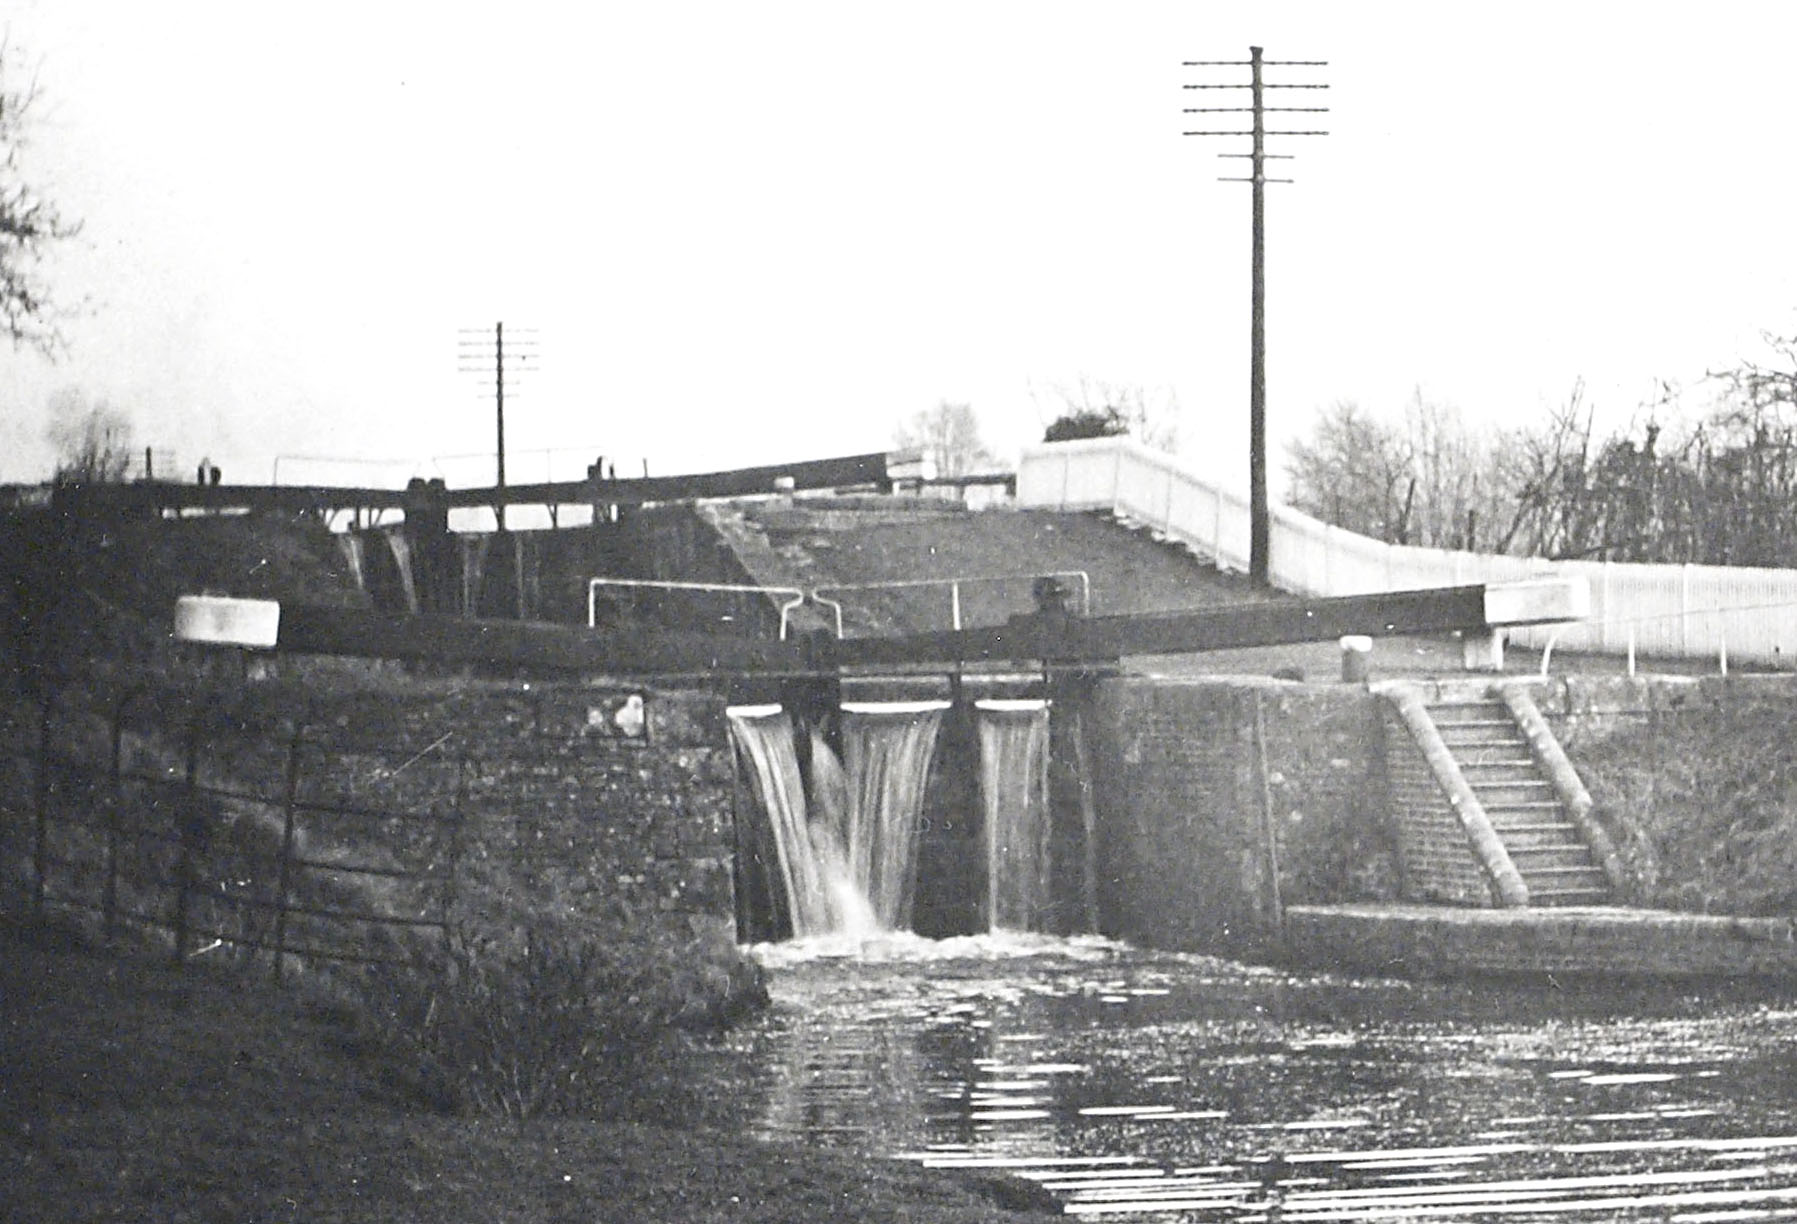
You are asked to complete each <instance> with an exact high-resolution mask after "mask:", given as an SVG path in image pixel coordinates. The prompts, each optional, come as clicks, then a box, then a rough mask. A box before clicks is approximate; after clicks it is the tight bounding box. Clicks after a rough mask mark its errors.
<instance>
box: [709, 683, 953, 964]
mask: <svg viewBox="0 0 1797 1224" xmlns="http://www.w3.org/2000/svg"><path fill="white" fill-rule="evenodd" d="M946 709H948V703H947V702H903V703H892V702H882V703H872V702H870V703H850V704H848V705H845V706H843V707H842V710H841V712H840V725H841V739H842V743H843V757H842V758H838V756H837V755H836V752H835V750H834V749H833V748H832V747H831V746H830V744H829V742H828V740H827V738H826V737H825V735H824V733H823V729H822V728H820V727H816V726H811V727H806V728H804V729H803V732H802V734H803V736H804V741H803V742H804V743H805V747H806V753H805V756H806V759H807V761H808V768H805V767H802V766H801V764H800V760H799V752H798V742H799V738H798V736H799V733H800V732H799V729H798V728H796V727H795V725H794V722H793V719H792V717H791V716H790V715H789V714H788V713H787V711H786V710H785V709H784V708H782V707H780V706H733V707H731V708H730V709H729V710H728V711H727V712H728V714H729V719H730V728H731V734H732V736H733V737H734V739H735V742H736V743H737V745H738V747H739V748H740V749H741V750H742V754H743V756H744V757H745V759H746V760H747V761H748V762H749V763H750V765H751V767H752V771H753V774H754V780H755V788H756V792H757V794H758V796H759V797H760V800H761V803H762V807H763V809H764V810H765V812H766V815H767V820H768V824H769V826H770V829H771V831H772V835H773V838H772V840H773V843H774V849H775V857H776V859H777V861H778V868H779V876H780V883H781V885H782V886H783V889H784V900H785V903H786V906H787V911H788V915H789V917H790V920H791V928H792V934H793V935H794V936H795V937H799V938H805V937H809V936H817V935H827V934H847V935H874V934H877V933H880V932H882V931H892V930H898V929H903V928H905V927H907V926H908V925H909V923H910V917H911V903H912V896H913V889H914V881H915V864H916V852H917V835H918V816H919V813H920V811H921V809H922V804H923V791H924V784H925V781H926V780H927V778H928V776H929V770H930V763H931V759H932V756H933V753H934V749H935V743H936V735H937V731H938V729H939V727H940V724H941V720H942V714H943V711H945V710H946Z"/></svg>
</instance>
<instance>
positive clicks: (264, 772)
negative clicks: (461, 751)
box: [0, 691, 477, 977]
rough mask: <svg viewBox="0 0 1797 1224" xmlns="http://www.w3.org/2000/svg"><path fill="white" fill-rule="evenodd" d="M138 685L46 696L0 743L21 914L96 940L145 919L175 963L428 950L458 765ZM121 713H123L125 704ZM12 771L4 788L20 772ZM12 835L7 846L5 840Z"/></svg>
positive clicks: (286, 960) (457, 830)
mask: <svg viewBox="0 0 1797 1224" xmlns="http://www.w3.org/2000/svg"><path fill="white" fill-rule="evenodd" d="M146 697H147V695H146V694H145V693H143V692H142V691H138V692H135V693H132V694H128V695H127V696H126V697H125V698H124V699H123V700H121V701H119V702H118V703H117V704H116V705H114V706H113V707H112V708H111V709H109V710H104V711H96V710H93V709H91V708H86V707H83V706H80V705H78V704H76V703H75V702H74V701H71V700H67V699H62V698H58V697H55V696H52V697H51V698H49V699H48V700H46V701H45V702H44V703H43V706H42V708H41V713H40V715H39V717H38V720H37V726H36V727H35V728H34V729H33V730H34V731H35V734H22V733H23V732H25V731H26V729H25V728H23V727H17V726H15V727H14V728H13V730H14V734H13V735H12V736H11V738H10V740H9V742H7V743H5V744H4V745H0V756H4V757H5V758H6V759H5V760H3V761H0V769H6V770H10V771H13V773H14V776H13V778H12V782H13V785H12V786H11V787H9V788H7V789H8V791H10V793H11V794H13V795H15V796H19V795H28V796H29V810H28V811H25V810H20V809H19V808H18V807H17V806H15V807H14V808H13V810H12V811H11V812H9V813H0V815H3V816H4V817H5V819H6V821H7V823H8V824H9V825H10V826H11V827H10V829H9V830H7V831H6V832H7V834H8V836H7V838H6V840H9V841H12V842H13V843H14V844H13V845H12V846H11V847H10V854H9V857H12V858H14V859H15V860H20V859H22V860H24V862H25V863H26V865H27V869H26V875H27V877H28V892H29V901H28V903H29V905H30V907H31V908H32V910H33V911H34V913H35V915H36V916H38V917H43V916H45V915H46V914H47V913H49V912H52V911H61V912H63V913H65V914H73V915H75V916H77V917H82V918H85V919H86V920H87V921H89V922H91V923H93V924H94V925H95V926H96V927H97V929H98V932H99V933H101V934H103V936H104V937H105V938H106V939H107V940H108V941H111V940H115V939H118V938H119V937H120V936H121V935H123V934H124V933H125V932H126V931H127V930H128V929H136V930H137V931H139V932H142V933H147V934H148V935H149V936H150V937H151V938H152V940H154V941H157V942H160V943H161V944H162V945H163V946H164V947H165V948H166V949H167V951H168V952H169V954H170V955H171V956H173V957H174V958H175V959H176V960H177V961H184V960H186V959H188V958H190V957H196V956H201V955H208V954H216V955H220V956H226V957H234V958H238V959H263V960H266V962H267V964H268V967H269V969H270V971H271V972H272V973H273V974H274V975H275V976H277V977H279V976H280V975H281V973H282V972H283V969H284V968H285V967H288V966H289V965H290V964H291V963H292V962H294V961H296V960H297V961H310V962H338V963H358V964H377V965H402V966H428V965H431V964H433V963H435V962H436V961H437V960H438V958H439V955H440V953H441V952H442V951H443V950H444V948H445V945H446V941H447V939H448V933H449V917H450V914H451V912H452V909H453V906H454V902H455V895H456V865H457V861H458V859H459V857H460V854H461V842H462V838H461V830H462V812H463V806H464V800H465V798H466V796H467V792H468V786H469V780H470V778H471V777H473V776H474V774H475V773H476V768H477V767H476V763H475V762H474V761H473V760H472V759H470V758H468V757H466V756H454V755H450V754H447V753H443V752H441V751H438V750H437V749H439V748H440V746H441V745H442V744H443V743H444V742H446V741H447V739H448V737H444V740H440V741H438V743H437V744H436V745H432V746H431V747H430V748H427V749H425V750H424V751H423V752H419V751H416V750H412V751H407V750H406V749H404V748H400V747H393V746H388V747H382V746H375V745H369V744H365V743H346V742H343V741H342V739H341V737H340V736H339V735H338V734H337V733H336V729H335V728H334V727H331V726H329V725H326V726H314V725H312V724H310V723H308V722H306V721H305V720H304V719H298V720H294V721H291V722H289V723H288V724H287V725H285V726H284V727H281V728H279V729H278V732H282V733H277V730H276V729H272V728H269V727H266V726H263V727H244V726H242V725H240V724H234V723H233V721H232V719H231V718H230V716H229V715H227V714H222V713H221V712H219V711H216V710H210V709H207V708H206V707H204V706H192V707H188V708H186V709H184V710H182V711H180V713H179V715H178V716H177V717H174V718H170V717H169V716H168V714H167V712H166V711H162V710H156V709H146V708H138V707H140V703H142V702H144V701H145V700H146ZM134 715H135V717H134ZM21 783H22V784H23V785H22V786H21V785H20V784H21ZM20 842H23V843H24V844H20Z"/></svg>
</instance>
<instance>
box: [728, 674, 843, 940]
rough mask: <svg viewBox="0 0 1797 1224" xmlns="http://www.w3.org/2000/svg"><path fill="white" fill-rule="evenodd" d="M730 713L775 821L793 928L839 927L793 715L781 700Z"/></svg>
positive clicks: (816, 931)
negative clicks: (794, 735) (814, 829)
mask: <svg viewBox="0 0 1797 1224" xmlns="http://www.w3.org/2000/svg"><path fill="white" fill-rule="evenodd" d="M726 713H727V714H728V716H729V719H730V734H731V736H732V737H733V738H734V739H735V741H736V743H737V746H738V747H739V748H741V750H742V753H743V755H744V756H745V757H746V758H747V759H748V761H749V763H750V764H751V765H752V766H753V767H754V770H755V783H756V793H757V794H759V795H760V796H761V801H762V804H763V806H764V807H765V808H766V809H767V818H768V823H769V824H770V825H772V826H773V830H774V848H775V851H776V854H777V857H778V859H779V866H780V882H781V883H782V884H783V885H784V886H785V890H786V904H787V908H788V912H789V913H790V915H791V918H792V933H793V934H794V935H797V936H804V935H821V934H825V933H827V932H829V931H833V930H836V929H838V914H837V912H836V911H837V910H838V908H839V907H838V906H837V905H836V903H835V901H834V896H833V892H832V890H831V887H830V881H829V880H828V879H827V877H826V869H827V866H828V858H829V856H828V853H827V852H826V854H824V855H822V856H820V855H819V854H818V852H817V846H816V841H814V839H813V837H812V829H811V821H810V818H809V813H808V810H807V807H806V803H805V783H804V779H803V777H802V776H801V775H800V772H799V758H798V753H797V752H796V751H794V748H793V738H792V719H791V718H790V717H789V716H788V715H787V713H786V711H785V710H784V709H782V708H781V707H779V706H777V705H764V706H732V707H730V708H729V709H728V710H727V711H726ZM826 836H827V835H826ZM817 840H824V839H823V838H821V837H820V838H819V839H817Z"/></svg>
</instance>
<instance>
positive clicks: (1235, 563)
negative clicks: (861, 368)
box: [1017, 438, 1797, 667]
mask: <svg viewBox="0 0 1797 1224" xmlns="http://www.w3.org/2000/svg"><path fill="white" fill-rule="evenodd" d="M1017 501H1018V504H1019V505H1023V506H1052V507H1057V508H1062V509H1070V510H1108V511H1112V512H1114V513H1116V514H1118V515H1121V516H1123V517H1126V518H1128V519H1130V520H1132V521H1135V522H1138V523H1141V524H1143V525H1145V526H1147V527H1149V528H1150V529H1152V530H1154V531H1156V532H1158V533H1160V534H1162V535H1163V536H1165V537H1166V538H1168V539H1170V540H1175V541H1178V542H1179V543H1181V544H1184V545H1187V546H1189V547H1190V548H1192V549H1193V550H1194V551H1196V552H1198V553H1201V554H1203V555H1205V556H1208V557H1211V558H1213V559H1214V560H1215V561H1216V562H1217V564H1218V565H1219V566H1221V567H1223V568H1225V569H1231V570H1238V571H1245V570H1246V569H1247V568H1248V549H1249V533H1250V520H1249V505H1248V500H1247V498H1246V497H1244V496H1242V495H1241V494H1239V493H1236V492H1234V491H1233V490H1228V489H1224V488H1222V487H1220V486H1218V485H1217V484H1215V483H1213V482H1210V481H1207V480H1205V479H1203V478H1201V477H1199V476H1197V475H1196V474H1194V473H1192V472H1191V471H1189V470H1187V469H1186V468H1185V467H1184V466H1183V465H1182V464H1181V463H1180V461H1179V460H1178V459H1176V458H1175V457H1173V456H1170V455H1167V454H1164V453H1161V452H1159V451H1153V450H1149V449H1148V448H1146V447H1144V446H1142V445H1140V444H1139V443H1136V442H1134V441H1133V440H1131V439H1128V438H1094V439H1087V440H1083V441H1077V442H1056V443H1046V444H1043V445H1040V446H1036V447H1031V448H1029V449H1028V450H1026V451H1025V452H1024V454H1023V456H1022V459H1021V461H1020V463H1019V466H1018V473H1017ZM1271 517H1272V534H1271V540H1270V544H1271V548H1270V570H1271V577H1272V580H1273V584H1274V585H1275V586H1277V587H1279V588H1281V589H1283V590H1287V591H1291V592H1293V593H1294V594H1301V595H1313V596H1330V595H1362V594H1371V593H1373V592H1378V591H1401V590H1413V589H1418V588H1422V587H1432V586H1458V585H1463V584H1468V583H1489V582H1507V581H1515V580H1518V579H1523V578H1535V577H1548V576H1566V577H1570V576H1577V577H1582V578H1584V579H1585V580H1586V582H1587V583H1588V585H1589V588H1590V591H1591V615H1590V617H1589V618H1588V619H1586V620H1584V621H1581V622H1578V623H1575V624H1567V625H1558V626H1537V627H1532V628H1518V629H1514V630H1512V631H1511V640H1512V641H1514V642H1517V643H1519V644H1523V645H1529V646H1538V647H1548V646H1550V645H1552V646H1554V647H1555V648H1558V649H1561V650H1573V651H1590V652H1595V653H1606V654H1624V653H1626V654H1629V655H1630V656H1631V657H1632V656H1633V655H1634V654H1636V653H1637V652H1638V653H1640V654H1642V655H1648V656H1659V657H1669V658H1709V659H1719V660H1721V661H1722V662H1723V664H1724V666H1726V663H1727V661H1728V660H1730V659H1733V660H1737V661H1741V662H1748V663H1755V664H1761V665H1767V666H1774V667H1797V570H1793V569H1747V568H1737V567H1731V566H1718V565H1643V564H1630V563H1625V562H1614V561H1548V560H1542V559H1539V558H1530V557H1510V556H1502V555H1497V554H1491V553H1474V552H1465V551H1454V550H1447V549H1436V548H1418V547H1415V546H1410V545H1400V544H1387V543H1385V542H1383V541H1381V540H1374V539H1369V538H1368V537H1366V536H1362V535H1358V534H1356V533H1354V532H1351V531H1344V530H1342V529H1341V528H1339V527H1332V526H1330V525H1328V524H1326V523H1322V522H1319V521H1318V520H1316V519H1314V518H1311V517H1310V516H1309V515H1306V514H1302V513H1300V512H1299V511H1296V510H1293V509H1291V508H1289V507H1285V506H1276V507H1274V508H1273V510H1272V516H1271Z"/></svg>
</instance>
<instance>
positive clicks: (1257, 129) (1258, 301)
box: [1180, 47, 1329, 587]
mask: <svg viewBox="0 0 1797 1224" xmlns="http://www.w3.org/2000/svg"><path fill="white" fill-rule="evenodd" d="M1182 66H1183V67H1185V68H1195V69H1218V68H1246V69H1248V79H1247V80H1246V81H1214V80H1212V81H1191V82H1186V83H1184V84H1182V86H1181V88H1182V89H1190V90H1221V89H1231V90H1239V89H1246V90H1248V91H1249V104H1248V105H1247V106H1188V107H1183V108H1182V109H1181V112H1180V113H1181V114H1185V115H1247V116H1249V117H1250V119H1251V123H1250V126H1248V127H1247V128H1245V129H1244V128H1237V127H1229V126H1224V127H1218V128H1196V129H1191V130H1187V131H1185V132H1183V133H1182V135H1186V136H1203V137H1223V138H1226V139H1246V140H1248V141H1249V142H1250V149H1249V151H1248V152H1246V153H1239V152H1238V153H1224V154H1222V156H1224V157H1245V158H1247V159H1248V160H1249V161H1250V162H1251V163H1252V166H1251V172H1250V173H1249V174H1247V175H1245V176H1227V177H1224V176H1220V177H1219V181H1221V182H1225V183H1247V184H1249V185H1250V186H1251V187H1252V188H1253V223H1252V235H1253V257H1252V260H1251V263H1252V268H1251V272H1250V288H1249V325H1248V334H1249V339H1248V483H1249V524H1250V529H1249V548H1248V577H1249V579H1250V580H1251V581H1252V582H1254V583H1255V584H1256V585H1258V586H1263V587H1264V586H1266V585H1268V583H1269V580H1270V577H1271V570H1272V567H1271V559H1270V556H1269V551H1270V549H1271V544H1272V511H1271V508H1270V506H1269V504H1268V495H1267V382H1266V206H1265V200H1264V194H1265V188H1266V185H1267V184H1268V183H1290V182H1291V181H1292V180H1291V179H1289V178H1275V179H1270V178H1268V177H1267V171H1266V163H1267V161H1268V160H1270V159H1273V158H1279V159H1282V160H1288V161H1289V160H1291V154H1289V153H1269V152H1268V151H1267V147H1266V142H1267V140H1268V139H1270V138H1272V139H1284V138H1285V137H1287V136H1327V135H1328V134H1329V133H1328V132H1327V131H1325V130H1321V129H1316V128H1274V129H1268V127H1267V116H1268V115H1320V114H1327V113H1328V112H1329V108H1328V107H1326V106H1271V105H1268V103H1267V97H1266V95H1267V91H1269V90H1275V89H1293V90H1323V89H1328V88H1329V86H1328V84H1327V83H1325V82H1320V81H1269V80H1267V79H1266V70H1267V69H1268V68H1304V69H1308V68H1324V67H1327V66H1328V61H1327V60H1270V59H1267V58H1265V57H1264V56H1263V55H1262V54H1261V49H1260V48H1259V47H1249V48H1248V58H1247V59H1245V60H1185V61H1183V63H1182ZM1194 122H1199V123H1206V122H1216V123H1220V124H1224V125H1227V124H1230V123H1231V122H1239V121H1232V120H1227V119H1218V120H1214V121H1212V120H1195V121H1194ZM1275 122H1280V123H1302V122H1306V121H1305V120H1275Z"/></svg>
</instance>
